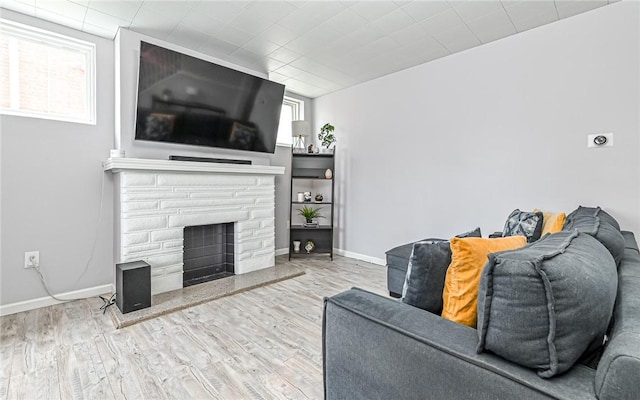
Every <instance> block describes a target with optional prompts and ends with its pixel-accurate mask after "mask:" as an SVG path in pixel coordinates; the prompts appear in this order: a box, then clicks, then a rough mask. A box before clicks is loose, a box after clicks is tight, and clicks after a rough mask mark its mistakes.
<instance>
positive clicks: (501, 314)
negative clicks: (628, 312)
mask: <svg viewBox="0 0 640 400" xmlns="http://www.w3.org/2000/svg"><path fill="white" fill-rule="evenodd" d="M617 285H618V275H617V272H616V266H615V262H614V260H613V258H612V257H611V254H610V253H609V252H608V251H607V249H606V248H604V246H603V245H602V244H601V243H600V242H598V241H597V240H596V239H594V238H593V237H592V236H590V235H587V234H584V233H580V232H578V231H571V232H567V231H563V232H560V233H556V234H551V235H546V236H545V237H544V238H542V239H540V240H539V241H537V242H535V243H533V244H531V245H529V246H527V247H524V248H522V249H518V250H512V251H504V252H500V253H494V254H490V255H489V262H488V263H487V265H486V266H485V268H484V270H483V272H482V278H481V281H480V290H479V294H478V336H479V339H480V340H479V343H478V348H477V350H478V352H481V351H483V350H488V351H491V352H493V353H495V354H497V355H499V356H500V357H502V358H505V359H507V360H510V361H512V362H514V363H516V364H520V365H523V366H525V367H530V368H535V369H537V372H538V375H539V376H540V377H542V378H550V377H552V376H554V375H557V374H561V373H562V372H564V371H566V370H568V369H569V368H571V366H572V365H573V364H574V363H575V362H576V361H577V360H578V359H579V357H580V356H581V355H582V354H583V353H584V352H585V350H587V349H589V348H590V346H591V345H592V344H593V343H600V344H601V343H602V340H603V338H604V334H605V333H606V331H607V327H608V326H609V321H610V319H611V315H612V312H613V305H614V302H615V299H616V291H617Z"/></svg>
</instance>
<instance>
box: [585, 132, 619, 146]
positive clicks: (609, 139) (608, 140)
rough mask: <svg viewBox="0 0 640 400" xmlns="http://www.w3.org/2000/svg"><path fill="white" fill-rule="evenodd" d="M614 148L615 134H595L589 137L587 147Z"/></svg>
mask: <svg viewBox="0 0 640 400" xmlns="http://www.w3.org/2000/svg"><path fill="white" fill-rule="evenodd" d="M611 146H613V132H609V133H594V134H592V135H587V147H611Z"/></svg>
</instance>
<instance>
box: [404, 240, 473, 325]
mask: <svg viewBox="0 0 640 400" xmlns="http://www.w3.org/2000/svg"><path fill="white" fill-rule="evenodd" d="M456 237H461V238H463V237H482V234H481V232H480V228H476V229H474V230H472V231H470V232H465V233H462V234H460V235H456ZM449 264H451V246H450V245H449V241H446V240H425V241H420V242H416V243H414V244H413V251H412V252H411V257H410V258H409V266H408V267H407V274H406V276H405V279H404V286H403V287H402V297H401V301H402V302H403V303H406V304H410V305H412V306H414V307H418V308H421V309H423V310H426V311H429V312H430V313H433V314H437V315H440V314H442V291H443V290H444V281H445V277H446V275H447V268H449Z"/></svg>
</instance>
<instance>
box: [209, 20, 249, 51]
mask: <svg viewBox="0 0 640 400" xmlns="http://www.w3.org/2000/svg"><path fill="white" fill-rule="evenodd" d="M210 25H211V23H210ZM212 36H215V37H216V38H218V39H220V40H223V41H225V42H229V43H231V44H235V45H237V46H244V44H245V43H247V42H248V41H249V40H251V39H253V38H254V36H253V35H251V34H250V33H247V32H244V31H241V30H239V29H236V28H235V27H233V26H230V25H219V26H216V27H215V29H214V32H213V34H212Z"/></svg>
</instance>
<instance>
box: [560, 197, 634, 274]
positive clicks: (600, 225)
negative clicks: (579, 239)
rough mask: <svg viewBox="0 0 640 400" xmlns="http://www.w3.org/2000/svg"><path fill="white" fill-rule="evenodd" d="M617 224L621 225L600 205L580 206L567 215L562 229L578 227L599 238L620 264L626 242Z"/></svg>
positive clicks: (568, 229)
mask: <svg viewBox="0 0 640 400" xmlns="http://www.w3.org/2000/svg"><path fill="white" fill-rule="evenodd" d="M612 222H613V223H614V224H615V225H613V224H612ZM616 226H618V227H619V226H620V225H618V222H617V221H616V220H615V219H613V217H611V216H610V215H609V214H607V213H606V212H604V211H602V210H601V209H600V207H596V208H587V207H582V206H580V207H578V209H577V210H575V211H573V212H572V213H571V214H569V216H567V220H566V221H565V224H564V228H562V229H563V230H566V231H571V230H574V229H577V230H578V231H580V232H583V233H587V234H589V235H591V236H593V237H594V238H596V239H598V241H599V242H600V243H602V244H603V245H604V247H606V248H607V250H609V252H610V253H611V255H612V256H613V259H614V260H615V261H616V265H620V261H622V256H623V255H624V246H625V242H624V237H623V236H622V233H620V229H619V228H616Z"/></svg>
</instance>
